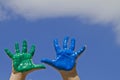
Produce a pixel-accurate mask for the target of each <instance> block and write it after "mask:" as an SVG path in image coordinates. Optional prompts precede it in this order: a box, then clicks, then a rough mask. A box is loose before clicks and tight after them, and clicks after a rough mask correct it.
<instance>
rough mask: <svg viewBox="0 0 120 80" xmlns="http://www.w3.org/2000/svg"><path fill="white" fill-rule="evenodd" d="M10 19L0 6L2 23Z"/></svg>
mask: <svg viewBox="0 0 120 80" xmlns="http://www.w3.org/2000/svg"><path fill="white" fill-rule="evenodd" d="M6 19H8V16H7V14H6V11H4V10H3V9H2V6H0V21H4V20H6Z"/></svg>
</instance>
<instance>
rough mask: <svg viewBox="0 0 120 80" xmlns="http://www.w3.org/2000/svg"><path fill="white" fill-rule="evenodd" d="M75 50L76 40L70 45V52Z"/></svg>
mask: <svg viewBox="0 0 120 80" xmlns="http://www.w3.org/2000/svg"><path fill="white" fill-rule="evenodd" d="M74 49H75V39H74V38H73V39H71V44H70V50H72V51H73V50H74Z"/></svg>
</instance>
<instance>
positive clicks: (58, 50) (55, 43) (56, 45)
mask: <svg viewBox="0 0 120 80" xmlns="http://www.w3.org/2000/svg"><path fill="white" fill-rule="evenodd" d="M54 48H55V51H56V52H57V53H59V52H60V50H61V48H60V46H59V44H58V40H57V39H55V40H54Z"/></svg>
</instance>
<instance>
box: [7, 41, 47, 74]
mask: <svg viewBox="0 0 120 80" xmlns="http://www.w3.org/2000/svg"><path fill="white" fill-rule="evenodd" d="M15 49H16V53H15V54H12V53H11V52H10V51H9V50H8V49H5V52H6V53H7V55H8V56H9V57H10V58H11V59H12V63H13V68H14V70H15V71H17V72H26V71H30V70H33V69H40V68H45V67H44V66H43V65H35V64H33V62H32V57H33V55H34V52H35V46H32V47H31V50H30V52H27V42H26V41H23V49H22V53H21V52H20V50H19V44H18V43H16V44H15Z"/></svg>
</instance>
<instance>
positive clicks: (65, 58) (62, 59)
mask: <svg viewBox="0 0 120 80" xmlns="http://www.w3.org/2000/svg"><path fill="white" fill-rule="evenodd" d="M67 42H68V37H65V38H64V40H63V49H61V48H60V46H59V44H58V40H57V39H56V40H54V47H55V50H56V55H57V56H56V59H55V60H49V59H42V60H41V62H44V63H46V64H48V65H51V66H53V67H54V68H56V69H58V70H65V71H70V70H72V69H73V68H74V67H75V65H76V59H77V58H78V57H79V56H80V55H81V53H83V52H84V50H85V49H86V46H83V47H82V48H80V49H79V50H78V51H77V52H75V51H74V49H75V39H71V44H70V47H69V48H68V47H67Z"/></svg>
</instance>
